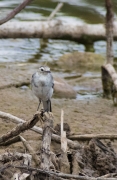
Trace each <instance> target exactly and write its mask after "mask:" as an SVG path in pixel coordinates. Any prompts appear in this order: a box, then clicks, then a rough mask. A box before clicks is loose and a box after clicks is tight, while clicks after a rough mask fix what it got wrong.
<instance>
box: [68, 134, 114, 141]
mask: <svg viewBox="0 0 117 180" xmlns="http://www.w3.org/2000/svg"><path fill="white" fill-rule="evenodd" d="M69 138H70V139H72V140H78V141H89V140H91V139H92V138H98V139H111V140H114V139H117V134H81V135H80V134H79V135H71V136H69Z"/></svg>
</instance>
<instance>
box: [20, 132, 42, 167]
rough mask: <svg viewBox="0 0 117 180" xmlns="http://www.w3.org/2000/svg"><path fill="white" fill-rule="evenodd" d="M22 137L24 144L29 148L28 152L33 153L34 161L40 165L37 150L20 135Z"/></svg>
mask: <svg viewBox="0 0 117 180" xmlns="http://www.w3.org/2000/svg"><path fill="white" fill-rule="evenodd" d="M20 139H21V141H22V143H23V145H24V146H25V148H26V149H27V150H28V152H29V153H30V154H31V155H32V159H33V160H34V163H35V165H36V166H39V164H40V159H39V158H38V156H37V155H36V153H35V151H34V150H33V148H32V147H31V146H30V144H29V143H28V142H27V141H26V140H25V139H24V138H23V137H22V136H20Z"/></svg>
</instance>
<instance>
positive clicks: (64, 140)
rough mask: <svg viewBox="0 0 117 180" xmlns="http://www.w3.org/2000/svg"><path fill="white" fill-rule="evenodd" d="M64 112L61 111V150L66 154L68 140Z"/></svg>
mask: <svg viewBox="0 0 117 180" xmlns="http://www.w3.org/2000/svg"><path fill="white" fill-rule="evenodd" d="M63 121H64V111H63V110H61V150H62V151H63V152H66V150H67V138H66V131H64V130H63Z"/></svg>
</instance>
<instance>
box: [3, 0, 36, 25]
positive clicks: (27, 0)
mask: <svg viewBox="0 0 117 180" xmlns="http://www.w3.org/2000/svg"><path fill="white" fill-rule="evenodd" d="M31 1H33V0H25V1H24V2H23V3H21V4H19V6H17V7H16V8H15V9H13V11H11V12H10V13H9V14H7V16H6V17H5V18H3V19H1V20H0V25H2V24H4V23H6V22H7V21H9V20H10V19H12V18H13V17H14V16H15V15H16V14H18V13H19V12H20V11H21V10H22V9H24V8H25V7H26V6H27V5H28V4H29V3H30V2H31Z"/></svg>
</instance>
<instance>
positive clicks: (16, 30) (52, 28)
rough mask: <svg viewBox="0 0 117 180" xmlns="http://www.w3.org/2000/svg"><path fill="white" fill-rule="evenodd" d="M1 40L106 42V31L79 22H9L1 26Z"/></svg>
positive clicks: (101, 26)
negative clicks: (30, 39) (32, 39)
mask: <svg viewBox="0 0 117 180" xmlns="http://www.w3.org/2000/svg"><path fill="white" fill-rule="evenodd" d="M86 37H87V38H86ZM0 38H43V39H49V38H50V39H63V40H74V41H78V42H81V43H88V42H94V41H97V40H105V39H106V31H105V27H104V25H103V24H98V25H90V24H81V25H79V23H77V22H76V23H72V22H71V23H70V24H69V23H67V22H62V21H60V20H51V21H33V22H27V21H21V22H7V23H5V24H3V25H2V26H0ZM114 38H115V40H117V23H114Z"/></svg>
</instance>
